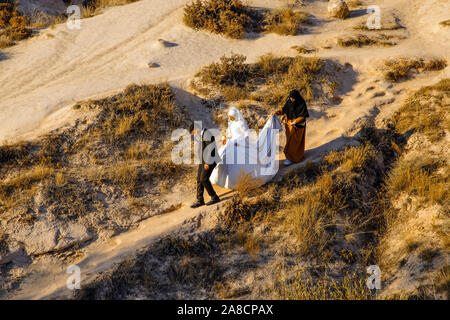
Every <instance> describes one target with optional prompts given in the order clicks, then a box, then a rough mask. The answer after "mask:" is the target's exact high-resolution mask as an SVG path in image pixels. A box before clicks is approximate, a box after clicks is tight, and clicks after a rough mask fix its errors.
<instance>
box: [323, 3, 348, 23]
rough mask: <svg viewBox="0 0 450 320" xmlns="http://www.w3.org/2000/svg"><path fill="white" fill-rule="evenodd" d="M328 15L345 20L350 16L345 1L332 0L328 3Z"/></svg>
mask: <svg viewBox="0 0 450 320" xmlns="http://www.w3.org/2000/svg"><path fill="white" fill-rule="evenodd" d="M328 13H329V15H330V17H333V18H340V19H345V18H347V17H348V16H349V15H350V10H349V9H348V6H347V3H345V1H343V0H330V1H329V2H328Z"/></svg>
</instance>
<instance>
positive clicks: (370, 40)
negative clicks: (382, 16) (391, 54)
mask: <svg viewBox="0 0 450 320" xmlns="http://www.w3.org/2000/svg"><path fill="white" fill-rule="evenodd" d="M337 44H338V45H339V46H341V47H357V48H361V47H364V46H373V45H381V46H385V47H390V46H393V45H395V43H392V42H390V41H386V39H385V37H383V36H379V37H373V36H371V37H369V36H366V35H363V34H357V35H353V36H349V37H345V38H338V39H337Z"/></svg>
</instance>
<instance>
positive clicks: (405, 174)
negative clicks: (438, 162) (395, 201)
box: [387, 162, 450, 204]
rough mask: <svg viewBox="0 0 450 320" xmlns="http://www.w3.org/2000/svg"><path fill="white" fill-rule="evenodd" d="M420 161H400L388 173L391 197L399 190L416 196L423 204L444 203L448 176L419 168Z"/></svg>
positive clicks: (447, 187) (447, 188)
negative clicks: (413, 162) (412, 162)
mask: <svg viewBox="0 0 450 320" xmlns="http://www.w3.org/2000/svg"><path fill="white" fill-rule="evenodd" d="M420 165H421V163H420V162H418V163H415V164H414V165H413V164H410V163H406V162H400V163H399V164H398V165H397V166H396V167H394V168H393V169H392V171H391V173H390V174H389V179H388V183H387V188H388V190H389V193H390V195H391V197H393V198H395V197H396V195H398V194H399V193H401V192H406V193H407V194H409V195H412V196H417V197H420V198H421V199H422V203H423V204H428V203H429V204H444V203H445V201H447V200H448V196H449V194H448V190H449V185H450V179H449V177H442V176H440V175H437V174H433V173H431V172H428V171H427V170H425V169H423V168H421V166H420Z"/></svg>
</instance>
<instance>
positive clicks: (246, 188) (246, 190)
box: [236, 170, 262, 198]
mask: <svg viewBox="0 0 450 320" xmlns="http://www.w3.org/2000/svg"><path fill="white" fill-rule="evenodd" d="M261 184H262V183H261V180H260V179H258V178H255V177H253V176H252V175H251V174H250V173H245V172H244V170H241V172H240V173H239V176H238V179H237V182H236V191H237V192H238V193H239V195H240V196H241V197H242V198H243V197H246V196H249V195H254V194H255V193H258V192H259V191H260V190H259V188H260V186H261Z"/></svg>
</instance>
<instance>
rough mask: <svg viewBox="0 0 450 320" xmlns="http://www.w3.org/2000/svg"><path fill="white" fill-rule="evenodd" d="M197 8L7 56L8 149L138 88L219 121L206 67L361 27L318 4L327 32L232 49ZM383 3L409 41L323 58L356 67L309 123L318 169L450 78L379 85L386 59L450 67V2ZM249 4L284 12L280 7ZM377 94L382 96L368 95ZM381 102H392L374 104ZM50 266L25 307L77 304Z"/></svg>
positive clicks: (107, 20)
mask: <svg viewBox="0 0 450 320" xmlns="http://www.w3.org/2000/svg"><path fill="white" fill-rule="evenodd" d="M187 2H189V1H186V0H184V1H183V0H164V1H162V0H155V1H152V0H147V1H141V2H137V3H134V4H130V5H127V6H123V7H115V8H111V9H109V10H108V11H106V12H105V13H104V14H102V15H100V16H96V17H94V18H91V19H86V20H83V21H82V29H81V30H79V31H70V30H68V29H67V28H66V27H65V26H64V25H59V26H57V27H56V28H55V29H50V30H46V31H44V32H43V33H42V34H41V35H40V36H39V37H36V38H33V39H31V40H27V41H24V42H22V43H20V44H19V45H17V46H15V47H13V48H11V49H8V50H6V54H7V55H8V56H10V58H9V59H6V60H3V61H0V97H1V102H0V111H1V112H0V124H1V126H0V140H4V139H9V140H10V141H12V140H14V139H18V138H30V137H34V136H37V135H39V134H42V133H45V132H47V131H48V130H50V129H52V128H57V127H58V126H61V125H62V124H63V123H65V122H67V121H69V122H70V121H71V120H73V118H74V117H75V113H74V112H73V111H72V109H71V106H72V105H73V104H74V103H75V102H76V101H79V100H83V99H87V98H90V97H97V96H105V95H110V94H111V93H112V92H116V91H119V90H122V89H123V88H124V87H125V86H126V85H128V84H130V83H133V82H137V83H156V82H160V81H164V80H168V81H169V82H170V83H171V84H172V85H173V86H175V87H176V88H178V89H179V90H176V92H177V95H178V98H179V99H180V101H181V102H182V103H185V104H186V105H188V106H189V107H191V108H192V109H191V111H192V113H193V114H194V115H195V117H198V118H199V119H204V120H209V119H210V117H209V115H206V114H204V113H202V111H201V110H202V109H200V107H199V106H198V105H197V104H195V103H193V102H194V100H195V99H193V98H192V97H191V96H190V95H189V94H187V93H185V91H184V90H187V84H188V81H189V79H190V78H191V77H192V76H193V74H194V73H195V72H196V71H197V70H198V69H199V68H200V67H202V66H204V65H206V64H208V63H210V62H212V61H216V60H218V59H219V57H220V56H222V55H223V54H229V53H231V52H235V53H242V54H244V55H246V56H247V57H248V59H249V61H254V59H255V58H257V57H258V56H260V55H262V54H264V53H268V52H273V53H275V54H278V55H294V54H295V52H293V50H292V49H290V47H291V46H292V45H305V46H308V47H316V48H320V47H321V46H323V45H326V44H327V43H333V42H334V41H335V39H336V38H337V36H342V35H345V34H348V33H349V30H351V27H352V26H354V24H355V19H356V18H354V19H348V20H345V21H328V20H326V19H325V17H326V5H327V3H326V2H314V3H312V4H310V5H308V7H306V8H305V10H307V11H308V12H311V13H313V14H314V15H315V17H316V19H317V21H318V22H320V23H319V24H318V25H317V26H314V27H311V28H310V29H311V32H310V33H309V34H305V35H299V36H296V37H281V36H277V35H273V34H268V35H262V36H260V37H255V38H254V39H250V40H230V39H225V38H223V37H221V36H218V35H212V34H209V33H206V32H196V31H193V30H191V29H189V28H187V27H185V26H184V25H183V24H182V22H181V19H182V14H183V11H182V7H183V5H184V4H185V3H187ZM375 2H376V3H377V4H379V5H380V6H381V8H382V13H383V12H392V11H393V10H394V11H395V13H396V14H397V16H398V17H399V18H400V19H401V21H402V24H403V25H404V26H406V27H407V31H408V32H409V38H408V39H407V40H403V41H401V42H400V43H399V45H398V46H395V47H391V48H377V47H368V48H363V49H341V48H338V47H336V46H334V45H333V48H332V49H330V50H323V49H321V50H320V51H319V52H318V54H317V55H318V56H320V57H324V58H325V57H326V58H334V59H336V60H338V61H339V62H340V63H341V64H344V63H346V62H348V63H350V64H351V65H352V66H353V69H352V70H353V71H351V70H350V71H349V72H347V80H346V81H345V83H343V89H342V91H341V92H342V93H343V96H342V98H343V101H342V103H341V104H339V105H338V106H334V107H332V108H329V109H328V110H326V113H327V116H322V117H321V118H317V119H311V121H310V122H309V125H308V131H307V132H308V137H307V149H309V150H308V152H307V156H308V158H309V159H311V158H315V156H318V154H319V151H324V150H326V149H329V148H334V147H337V146H339V145H340V144H342V143H345V141H343V139H342V138H341V136H342V134H343V133H344V132H351V131H352V130H351V129H352V126H353V124H354V122H355V120H357V119H359V118H361V117H364V116H368V117H371V118H373V117H374V116H375V115H376V114H378V113H379V112H382V113H390V112H392V111H393V110H395V109H396V108H397V107H398V106H399V105H400V104H401V101H402V100H403V99H404V97H405V96H406V94H407V93H408V91H411V90H415V89H417V88H419V87H421V86H423V85H428V84H431V83H435V82H436V81H438V80H439V79H441V78H444V77H449V68H447V69H445V70H443V71H442V72H437V73H429V74H425V75H421V76H419V77H417V78H416V79H415V80H411V81H408V82H406V83H402V84H398V85H394V86H390V85H389V84H387V83H385V82H384V81H378V82H376V81H377V80H378V79H381V76H380V72H379V71H376V69H375V68H376V67H377V65H378V64H379V63H380V62H381V61H382V60H384V59H386V58H392V57H396V56H400V55H417V56H433V57H445V58H447V59H448V55H449V54H448V53H449V52H450V42H449V40H450V39H449V33H448V31H445V30H444V29H442V28H441V27H439V26H438V23H439V22H440V21H443V20H446V19H448V17H447V16H446V13H447V12H450V10H449V9H450V2H449V1H442V0H429V1H420V0H415V1H413V0H398V1H375ZM249 3H250V4H257V5H265V6H267V4H268V3H270V5H271V6H275V4H276V3H277V2H275V1H273V2H272V1H249ZM282 3H285V1H280V3H279V5H281V4H282ZM306 3H309V2H306ZM277 5H278V4H277ZM387 33H389V32H387ZM50 34H52V35H53V37H52V36H49V35H50ZM160 38H162V39H164V40H166V41H170V42H171V43H173V44H176V45H173V46H170V47H166V48H164V47H161V46H159V45H158V42H157V39H160ZM149 61H153V62H156V63H158V64H159V65H160V67H159V68H154V69H149V68H148V67H147V63H148V62H149ZM370 87H374V88H373V89H371V90H367V89H368V88H370ZM183 89H184V90H183ZM377 92H383V93H384V95H380V96H377V97H374V96H376V94H375V93H377ZM191 103H192V104H191ZM311 108H312V109H314V108H315V106H314V105H312V106H311ZM208 124H211V123H208ZM300 165H302V164H300ZM284 171H285V169H284V170H282V171H281V173H283V172H284ZM182 199H183V202H184V203H186V204H187V203H189V202H190V200H191V199H192V197H189V198H186V197H185V196H183V197H182ZM200 212H202V210H198V211H196V210H190V209H188V208H186V207H183V208H181V209H179V210H178V211H176V212H173V213H171V214H167V215H165V216H161V217H154V218H150V219H148V220H147V221H145V222H143V226H142V228H143V229H137V230H134V231H130V232H128V233H124V234H122V235H120V236H119V237H118V238H117V240H118V241H115V242H112V244H111V243H107V244H98V243H93V244H91V245H89V246H88V248H86V251H85V257H84V258H83V260H82V261H80V262H78V264H79V265H82V266H83V272H86V273H88V274H89V273H92V274H95V273H97V272H99V271H101V270H107V269H108V268H110V267H111V265H112V264H113V263H114V262H117V261H119V260H120V258H121V257H123V255H125V254H126V253H131V252H132V251H133V250H135V249H138V248H140V247H142V246H143V245H146V244H148V243H149V242H151V241H152V240H153V239H154V238H156V237H158V236H161V235H162V234H164V233H166V232H169V231H171V230H174V229H176V228H177V227H178V226H180V225H181V224H182V222H183V221H185V220H186V219H189V218H192V217H195V216H196V215H198V214H199V213H200ZM43 262H44V261H42V263H39V262H37V263H36V264H35V265H34V266H33V267H34V268H35V270H36V275H35V277H34V279H30V281H27V283H25V285H24V286H23V290H22V292H21V296H20V297H22V298H43V297H49V296H54V295H55V294H56V295H57V296H61V295H63V296H64V295H67V294H69V292H67V290H64V288H65V279H66V277H67V275H66V274H65V268H64V266H62V265H61V264H57V263H55V264H54V265H52V264H48V263H43ZM50 283H51V284H50ZM60 289H63V291H61V290H60Z"/></svg>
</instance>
